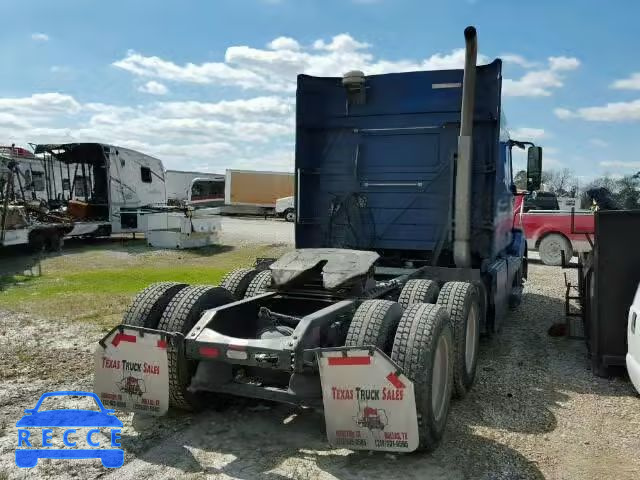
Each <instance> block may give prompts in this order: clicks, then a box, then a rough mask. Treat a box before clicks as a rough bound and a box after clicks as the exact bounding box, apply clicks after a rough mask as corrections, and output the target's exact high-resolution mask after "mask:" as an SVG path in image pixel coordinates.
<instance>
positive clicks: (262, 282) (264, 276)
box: [244, 270, 271, 298]
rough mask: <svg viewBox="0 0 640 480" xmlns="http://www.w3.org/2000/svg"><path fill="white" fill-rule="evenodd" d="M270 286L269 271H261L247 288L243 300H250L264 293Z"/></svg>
mask: <svg viewBox="0 0 640 480" xmlns="http://www.w3.org/2000/svg"><path fill="white" fill-rule="evenodd" d="M270 286H271V270H262V271H261V272H259V273H258V274H257V275H256V276H255V277H253V280H251V283H249V286H248V287H247V291H246V292H245V293H244V298H251V297H255V296H257V295H260V294H261V293H265V292H266V291H267V288H269V287H270Z"/></svg>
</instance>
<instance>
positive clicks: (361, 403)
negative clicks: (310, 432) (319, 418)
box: [316, 347, 419, 452]
mask: <svg viewBox="0 0 640 480" xmlns="http://www.w3.org/2000/svg"><path fill="white" fill-rule="evenodd" d="M316 355H317V358H318V366H319V369H320V379H321V382H322V399H323V403H324V417H325V422H326V426H327V438H328V440H329V443H330V444H331V446H333V447H338V448H349V449H353V450H381V451H389V452H412V451H414V450H415V449H416V448H418V440H419V438H418V419H417V415H416V403H415V394H414V389H413V383H412V382H411V381H410V380H409V379H408V378H407V377H406V376H405V375H404V374H403V373H402V371H401V370H400V368H399V367H398V366H397V365H396V364H395V363H393V361H392V360H391V359H390V358H389V357H387V356H386V355H385V354H384V353H383V352H382V351H380V350H378V349H377V348H374V347H370V348H363V347H341V348H332V349H321V350H316Z"/></svg>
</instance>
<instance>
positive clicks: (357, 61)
mask: <svg viewBox="0 0 640 480" xmlns="http://www.w3.org/2000/svg"><path fill="white" fill-rule="evenodd" d="M488 60H489V59H488V57H486V56H484V55H479V56H478V63H481V64H482V63H486V62H488ZM463 64H464V49H462V48H459V49H454V50H452V51H451V52H449V53H435V54H433V55H431V56H430V57H428V58H425V59H422V60H420V59H414V60H410V59H398V60H386V59H376V58H375V56H374V55H373V54H372V53H371V45H370V44H368V43H366V42H362V41H359V40H356V39H355V38H353V37H352V36H351V35H349V34H347V33H341V34H339V35H335V36H334V37H332V38H330V39H329V40H325V39H319V40H316V41H315V42H313V43H312V45H311V46H302V45H300V43H299V42H298V41H297V40H295V39H293V38H289V37H278V38H275V39H274V40H272V41H271V42H269V43H268V44H267V48H266V49H263V48H254V47H250V46H247V45H237V46H230V47H229V48H227V50H226V52H225V55H224V61H220V62H204V63H200V64H197V63H186V64H183V65H179V64H176V63H174V62H172V61H169V60H165V59H162V58H159V57H156V56H145V55H142V54H140V53H137V52H135V51H129V52H128V53H127V55H126V56H125V57H124V58H122V59H121V60H118V61H116V62H114V63H113V66H115V67H117V68H120V69H122V70H125V71H128V72H130V73H132V74H134V75H137V76H140V77H146V78H154V79H158V80H165V81H172V82H184V83H196V84H216V85H225V86H236V87H240V88H243V89H257V90H261V91H269V92H287V93H293V92H294V91H295V87H296V84H295V82H296V76H297V75H298V74H299V73H306V74H309V75H318V76H340V75H342V74H343V73H345V72H346V71H348V70H362V71H364V72H365V74H367V75H373V74H381V73H390V72H403V71H414V70H435V69H454V68H462V66H463Z"/></svg>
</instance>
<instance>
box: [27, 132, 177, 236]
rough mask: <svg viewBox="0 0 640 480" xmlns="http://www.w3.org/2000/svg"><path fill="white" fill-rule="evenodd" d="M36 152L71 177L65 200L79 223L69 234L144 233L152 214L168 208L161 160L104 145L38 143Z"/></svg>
mask: <svg viewBox="0 0 640 480" xmlns="http://www.w3.org/2000/svg"><path fill="white" fill-rule="evenodd" d="M35 154H36V155H38V154H48V155H51V156H52V157H53V158H55V159H56V160H57V161H59V162H61V164H63V165H64V166H65V167H64V168H63V169H62V170H63V171H66V172H68V174H69V177H68V178H69V179H73V181H72V182H69V183H70V184H71V192H70V199H69V200H68V202H67V209H68V210H67V211H68V213H69V214H70V215H71V216H72V217H73V219H74V221H75V226H74V229H73V231H72V232H71V233H70V235H71V236H78V235H87V236H103V235H110V234H111V233H136V232H145V231H146V230H147V227H148V224H147V223H148V222H147V221H148V218H149V214H150V213H153V211H155V210H157V209H158V208H160V209H162V208H163V207H165V206H166V203H167V192H166V186H165V178H164V169H163V166H162V162H161V161H160V160H158V159H157V158H154V157H151V156H149V155H145V154H143V153H140V152H136V151H134V150H129V149H128V148H121V147H116V146H113V145H103V144H100V143H67V144H56V145H51V144H47V145H36V147H35Z"/></svg>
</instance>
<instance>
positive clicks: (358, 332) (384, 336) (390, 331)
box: [345, 300, 403, 354]
mask: <svg viewBox="0 0 640 480" xmlns="http://www.w3.org/2000/svg"><path fill="white" fill-rule="evenodd" d="M402 313H403V308H402V307H401V306H400V304H399V303H396V302H392V301H390V300H365V301H364V302H362V303H361V304H360V306H359V307H358V309H357V310H356V313H355V315H354V316H353V319H352V320H351V324H350V325H349V330H348V331H347V339H346V341H345V345H346V346H347V347H364V346H368V345H373V346H375V347H378V348H379V349H380V350H382V351H383V352H385V353H386V354H389V353H391V347H392V346H393V337H394V334H395V332H396V329H397V328H398V323H399V322H400V318H401V317H402Z"/></svg>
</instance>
